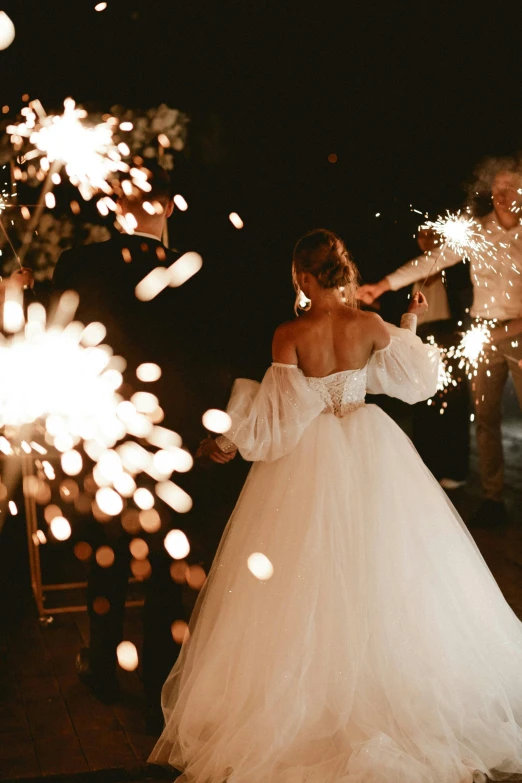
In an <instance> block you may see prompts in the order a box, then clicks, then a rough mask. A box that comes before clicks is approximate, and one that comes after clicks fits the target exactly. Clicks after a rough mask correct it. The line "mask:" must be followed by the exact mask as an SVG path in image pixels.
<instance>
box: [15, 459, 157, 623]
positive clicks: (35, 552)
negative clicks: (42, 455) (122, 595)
mask: <svg viewBox="0 0 522 783" xmlns="http://www.w3.org/2000/svg"><path fill="white" fill-rule="evenodd" d="M20 459H21V463H22V480H24V479H26V478H27V477H28V476H33V475H34V461H33V458H32V457H31V456H29V455H24V456H21V457H20ZM26 483H27V482H25V481H23V485H24V507H25V520H26V528H27V545H28V549H29V569H30V573H31V588H32V591H33V595H34V600H35V602H36V606H37V608H38V615H39V620H40V623H42V625H49V624H50V623H52V621H53V615H55V614H66V613H68V612H86V611H87V605H86V604H75V605H72V606H55V607H51V608H48V607H46V606H45V598H46V593H53V592H58V591H61V590H82V589H85V588H86V587H87V582H69V583H59V584H47V585H44V584H42V568H41V565H40V545H39V544H36V543H35V542H36V541H38V538H37V532H38V516H37V512H36V503H35V500H34V497H33V496H32V495H29V493H27V492H26V491H25V484H26ZM137 581H138V580H137V579H134V578H132V579H130V580H129V582H131V583H136V582H137ZM125 606H126V607H130V606H143V600H133V601H126V603H125Z"/></svg>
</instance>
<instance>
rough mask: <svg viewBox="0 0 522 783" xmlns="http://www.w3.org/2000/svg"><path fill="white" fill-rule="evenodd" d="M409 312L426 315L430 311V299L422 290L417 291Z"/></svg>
mask: <svg viewBox="0 0 522 783" xmlns="http://www.w3.org/2000/svg"><path fill="white" fill-rule="evenodd" d="M408 312H409V313H413V314H414V315H424V313H427V312H428V300H427V299H426V297H425V296H424V294H423V293H422V292H421V291H416V292H415V293H414V294H413V296H412V298H411V302H410V304H409V307H408Z"/></svg>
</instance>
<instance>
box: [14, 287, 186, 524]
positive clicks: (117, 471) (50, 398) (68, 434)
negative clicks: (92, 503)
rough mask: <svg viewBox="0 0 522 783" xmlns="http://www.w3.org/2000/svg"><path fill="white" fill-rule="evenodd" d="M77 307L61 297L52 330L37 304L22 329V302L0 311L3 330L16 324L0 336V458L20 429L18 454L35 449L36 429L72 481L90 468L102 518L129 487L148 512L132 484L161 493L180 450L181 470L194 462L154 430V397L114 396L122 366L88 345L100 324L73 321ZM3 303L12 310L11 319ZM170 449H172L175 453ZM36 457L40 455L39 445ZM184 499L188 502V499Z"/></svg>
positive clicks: (149, 500) (69, 296) (103, 349)
mask: <svg viewBox="0 0 522 783" xmlns="http://www.w3.org/2000/svg"><path fill="white" fill-rule="evenodd" d="M77 304H78V297H77V295H76V294H74V293H72V292H68V293H66V294H64V295H63V296H62V298H61V300H60V303H59V305H58V308H57V311H56V315H55V317H54V321H53V323H51V324H50V325H46V314H45V310H44V308H43V306H42V305H40V304H38V303H33V304H31V305H30V306H29V308H28V314H27V323H25V320H24V315H23V310H22V307H21V304H20V303H18V302H12V301H11V302H6V303H5V305H4V328H5V321H6V316H7V315H9V318H11V319H12V320H13V323H14V322H15V321H16V324H17V326H18V328H16V329H15V328H14V327H13V328H12V329H11V331H12V336H10V337H8V338H5V337H0V362H1V365H2V368H3V369H2V374H1V377H0V427H2V428H4V435H2V436H1V438H0V440H2V442H3V441H5V445H4V453H10V454H13V453H17V451H18V450H19V449H18V445H17V441H16V440H15V439H13V438H12V437H11V434H12V433H13V432H15V431H18V432H20V433H21V432H22V430H24V433H25V434H24V440H23V441H21V444H22V445H21V448H22V449H23V450H24V451H25V453H27V448H29V451H31V448H30V446H29V443H28V441H30V443H31V445H32V444H33V443H34V445H35V446H38V444H37V443H35V442H34V441H33V440H31V438H32V437H33V434H32V432H33V431H36V432H38V433H40V435H43V436H44V438H45V441H46V443H47V444H49V445H50V446H51V447H54V448H55V449H56V450H57V451H59V452H61V467H62V470H63V471H64V473H66V474H67V475H69V476H76V475H78V474H79V473H80V472H81V471H82V469H83V466H84V462H85V459H86V457H87V458H90V459H91V460H92V461H93V462H94V463H95V465H94V469H93V479H94V483H95V484H96V485H97V487H99V489H98V490H97V491H96V490H95V491H94V492H93V493H92V494H93V495H94V494H95V495H96V502H97V504H98V507H99V508H100V509H101V511H102V512H103V513H104V514H108V515H109V516H115V515H117V514H119V513H120V512H121V511H122V508H123V504H124V502H123V499H122V498H123V497H129V492H128V491H127V490H128V485H129V483H130V484H131V485H132V486H131V491H130V494H131V495H132V494H133V495H134V500H135V503H136V505H137V506H138V508H141V509H143V508H152V506H153V505H154V502H155V501H154V496H153V495H152V493H151V492H150V490H148V489H146V488H139V487H138V486H137V482H138V481H139V477H140V476H141V475H142V474H147V475H148V476H150V477H151V478H152V479H153V480H154V481H156V482H158V485H157V486H161V487H163V486H164V485H165V484H166V483H168V479H169V478H170V476H171V474H172V472H173V471H174V470H175V469H176V470H179V469H180V468H179V464H178V463H179V461H180V455H179V454H178V452H180V453H181V456H182V457H186V458H187V459H185V462H187V461H188V459H190V463H189V464H188V465H187V467H186V469H187V470H188V469H190V468H191V467H192V460H191V458H190V455H189V454H188V452H185V451H184V450H183V449H181V448H179V446H180V444H181V439H180V438H179V436H178V435H177V433H174V432H171V431H170V430H166V429H164V428H161V427H157V426H156V424H155V421H157V419H156V413H157V410H158V407H159V403H158V399H157V397H155V396H154V395H152V394H149V393H144V392H137V393H136V394H134V395H133V396H132V397H131V399H130V400H127V399H124V397H123V396H122V395H121V394H119V393H118V389H119V388H120V386H121V385H122V382H123V377H122V375H121V370H122V368H123V367H124V364H125V362H124V361H123V360H122V358H121V357H117V356H113V354H112V350H111V349H110V348H109V346H107V345H100V344H98V340H96V343H97V344H96V345H93V339H92V336H93V332H94V331H96V330H97V331H98V332H100V335H101V330H100V328H99V327H100V326H101V325H100V324H94V325H93V324H91V325H90V326H87V327H84V326H83V324H80V323H79V322H78V321H73V318H74V313H75V310H76V306H77ZM7 305H10V306H11V308H10V310H9V313H7ZM15 310H16V311H17V312H16V313H15V312H14V311H15ZM11 311H12V312H11ZM15 316H16V317H15ZM145 403H147V404H145ZM159 435H161V436H162V437H161V438H159V437H158V436H159ZM8 438H10V439H11V440H8ZM133 438H136V439H140V440H142V442H143V441H145V444H144V445H140V444H138V443H137V442H136V440H133ZM18 440H19V439H18ZM158 440H160V441H161V444H162V445H161V448H160V458H156V459H155V457H156V454H157V452H156V450H155V449H149V447H148V444H150V445H152V446H154V443H155V442H158ZM173 443H175V444H177V445H176V446H175V447H173V446H172V444H173ZM24 444H25V446H26V448H24ZM0 445H1V444H0ZM146 446H147V447H146ZM171 449H173V455H172V456H173V458H172V459H170V460H167V459H164V458H162V457H163V456H164V452H165V450H166V451H168V452H169V455H170V451H171ZM36 451H37V452H40V453H41V452H43V453H45V449H43V448H42V447H41V446H40V447H39V448H38V449H36ZM42 465H43V467H44V470H43V473H44V474H45V476H46V478H47V479H49V480H52V479H53V478H54V475H51V474H50V472H49V469H48V468H49V467H51V466H50V464H49V463H42ZM47 465H48V468H47V470H46V469H45V468H46V467H47ZM52 473H54V471H52ZM148 483H150V482H148ZM35 486H36V484H35ZM172 486H175V485H172ZM35 491H36V490H35ZM180 491H181V490H180ZM159 494H160V492H159V491H158V492H157V495H158V496H159ZM184 494H186V493H184ZM49 496H50V493H49ZM186 498H187V504H188V500H189V496H188V495H187V496H186ZM138 500H139V502H138ZM190 503H191V501H190ZM55 537H56V536H55Z"/></svg>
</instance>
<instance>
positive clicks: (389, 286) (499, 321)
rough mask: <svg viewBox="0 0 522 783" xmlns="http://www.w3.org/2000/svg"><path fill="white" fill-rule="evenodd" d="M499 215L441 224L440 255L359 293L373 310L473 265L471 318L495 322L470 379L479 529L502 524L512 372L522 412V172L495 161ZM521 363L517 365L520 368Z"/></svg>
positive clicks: (511, 163) (495, 198)
mask: <svg viewBox="0 0 522 783" xmlns="http://www.w3.org/2000/svg"><path fill="white" fill-rule="evenodd" d="M490 185H491V201H492V206H493V210H492V211H490V212H489V213H488V214H487V215H485V216H484V217H483V218H480V219H477V220H474V219H472V218H464V217H460V216H456V217H454V216H448V217H447V218H441V219H439V221H437V222H436V223H434V224H433V227H434V228H435V229H436V230H437V231H438V232H439V233H440V234H441V245H440V250H439V252H438V253H437V252H436V253H435V254H433V253H432V254H431V255H422V256H419V257H418V258H415V259H413V260H412V261H410V262H408V263H407V264H405V265H404V266H402V267H400V268H399V269H397V270H396V271H395V272H392V273H391V274H389V275H387V276H386V277H384V278H383V279H382V280H380V281H379V282H378V283H374V284H369V285H368V284H367V285H363V286H361V288H360V289H359V292H358V297H359V299H360V300H361V301H362V302H365V303H367V304H371V303H372V302H373V301H374V300H375V299H377V298H378V297H380V296H381V295H382V294H383V293H385V292H386V291H390V290H391V291H397V290H398V289H400V288H403V287H404V286H407V285H411V284H412V283H414V284H416V286H417V287H419V284H420V283H421V281H424V280H425V279H426V278H427V277H429V275H431V274H433V273H434V272H436V271H440V270H443V269H446V268H448V267H450V266H454V265H455V264H457V263H459V262H460V261H463V260H464V259H465V258H466V257H467V258H468V259H469V262H470V267H471V281H472V284H473V304H472V307H471V309H470V313H471V316H472V317H474V318H476V319H482V320H487V321H492V320H495V321H496V323H495V325H494V328H493V330H492V339H491V344H487V343H486V344H484V346H483V354H482V355H481V357H480V359H481V361H478V362H476V367H474V368H473V370H472V372H471V378H470V380H471V395H472V401H473V403H474V406H475V419H476V432H477V447H478V455H479V469H480V479H481V485H482V493H483V502H482V505H481V507H480V509H479V511H478V513H477V515H476V517H475V521H476V522H477V523H490V522H493V523H495V522H503V521H505V519H506V516H507V514H506V509H505V506H504V503H503V489H504V457H503V449H502V435H501V406H502V393H503V390H504V386H505V384H506V381H507V378H508V375H509V374H510V373H511V376H512V378H513V382H514V385H515V389H516V392H517V396H518V399H519V403H520V404H521V406H522V373H521V371H520V368H519V366H518V365H517V360H518V359H519V358H520V356H522V340H520V341H517V340H516V335H517V334H520V333H522V226H521V225H520V214H519V213H520V210H521V208H522V169H521V168H519V167H518V164H517V163H516V162H514V161H500V162H497V165H496V167H495V170H494V171H493V172H492V179H491V180H490ZM514 360H515V361H514Z"/></svg>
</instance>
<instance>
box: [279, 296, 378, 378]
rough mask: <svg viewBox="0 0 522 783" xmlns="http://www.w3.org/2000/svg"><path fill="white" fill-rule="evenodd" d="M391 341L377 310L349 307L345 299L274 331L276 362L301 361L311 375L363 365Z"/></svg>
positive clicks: (324, 374)
mask: <svg viewBox="0 0 522 783" xmlns="http://www.w3.org/2000/svg"><path fill="white" fill-rule="evenodd" d="M389 341H390V333H389V331H388V329H387V327H386V324H385V323H384V321H383V320H382V318H380V316H378V315H376V314H375V313H368V312H363V311H360V310H357V309H355V308H352V307H347V306H346V305H345V304H343V303H342V302H337V301H336V302H332V303H331V306H330V305H327V306H326V307H321V306H319V307H312V309H311V310H310V311H309V312H306V313H304V314H303V315H301V316H299V317H298V318H297V319H296V320H294V321H290V322H288V323H285V324H282V325H281V326H279V327H278V329H277V330H276V332H275V334H274V340H273V345H272V357H273V360H274V361H275V362H282V363H285V364H298V365H299V367H300V369H301V370H302V371H303V373H304V374H305V375H307V376H310V377H324V376H326V375H331V374H332V373H336V372H342V371H343V370H357V369H359V368H360V367H364V366H365V365H366V363H367V362H368V360H369V358H370V356H371V355H372V353H373V351H374V350H379V349H380V348H385V347H386V346H387V345H388V343H389Z"/></svg>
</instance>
